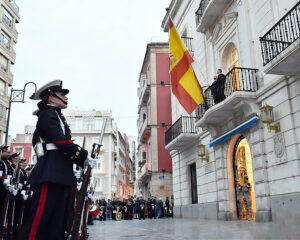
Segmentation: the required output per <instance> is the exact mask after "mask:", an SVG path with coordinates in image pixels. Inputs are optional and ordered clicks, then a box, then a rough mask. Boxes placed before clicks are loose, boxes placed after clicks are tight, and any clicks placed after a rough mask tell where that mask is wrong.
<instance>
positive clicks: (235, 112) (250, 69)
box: [162, 0, 300, 223]
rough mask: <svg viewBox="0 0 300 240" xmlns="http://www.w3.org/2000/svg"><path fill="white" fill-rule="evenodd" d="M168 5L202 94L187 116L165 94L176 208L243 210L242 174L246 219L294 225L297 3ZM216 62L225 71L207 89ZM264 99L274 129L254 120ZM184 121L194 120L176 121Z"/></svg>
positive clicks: (205, 213)
mask: <svg viewBox="0 0 300 240" xmlns="http://www.w3.org/2000/svg"><path fill="white" fill-rule="evenodd" d="M297 2H298V3H297ZM168 10H169V13H170V16H171V17H172V19H173V22H174V25H175V26H176V28H177V29H178V32H179V34H180V35H181V36H182V37H183V38H184V39H187V40H185V42H186V43H187V44H188V45H189V46H187V47H188V49H189V50H190V51H191V53H192V55H193V56H194V60H195V66H194V67H195V71H196V73H197V77H198V80H199V82H200V84H201V85H202V86H203V87H204V86H206V91H205V93H206V101H205V102H203V103H201V104H200V105H199V106H198V108H197V109H196V111H195V112H194V113H193V114H192V115H191V116H188V114H187V113H186V112H185V111H184V110H183V109H182V107H181V106H180V105H179V103H178V101H177V99H176V98H175V97H174V96H172V114H173V116H172V120H173V125H172V127H171V128H170V130H168V132H169V135H168V132H167V134H166V148H167V149H169V150H172V151H171V153H170V154H171V156H172V167H173V191H174V201H175V208H174V212H175V216H177V217H194V218H210V219H223V220H235V219H246V218H247V217H248V218H249V217H250V218H251V214H250V212H249V211H248V213H247V214H248V216H246V208H245V205H244V204H245V201H244V200H243V197H242V196H243V193H242V191H241V190H240V185H243V184H244V179H245V178H244V176H247V177H248V179H249V183H250V185H251V188H250V199H252V202H251V204H250V205H249V206H250V209H251V210H252V212H253V216H252V219H255V220H256V221H271V220H272V221H276V222H283V221H285V223H290V222H294V223H298V222H299V219H300V209H299V205H300V184H299V182H300V162H299V159H300V138H299V136H300V75H299V72H300V64H299V61H300V53H299V46H300V38H299V36H300V24H299V19H300V3H299V1H296V0H285V1H281V0H251V1H242V0H222V1H220V0H202V1H201V0H191V1H180V0H172V1H171V3H170V6H169V9H168ZM168 17H169V16H168V13H167V14H166V15H165V18H164V20H163V22H162V27H163V29H164V31H166V32H167V31H169V22H168ZM218 68H221V69H222V70H223V73H224V74H225V77H224V78H222V79H220V81H217V83H216V85H214V86H215V88H214V87H209V88H207V87H208V86H210V85H211V84H212V83H213V77H214V76H215V75H216V72H217V69H218ZM266 104H268V105H271V106H272V107H274V108H273V113H274V122H275V123H276V124H278V125H280V130H279V131H275V130H272V129H270V131H268V126H273V125H274V123H271V122H272V121H270V122H269V124H268V125H267V124H265V123H264V122H263V114H262V110H261V108H262V107H263V106H264V105H266ZM181 115H183V116H187V117H186V118H185V117H181ZM187 119H188V120H187ZM186 121H189V122H191V123H194V124H190V125H189V127H187V128H186V129H183V126H185V125H184V124H183V123H185V122H186ZM271 128H272V127H271ZM273 128H275V127H273ZM172 129H177V130H178V129H179V130H178V131H172ZM201 144H202V145H204V149H205V153H203V148H202V145H201ZM199 150H202V151H199ZM199 155H201V156H199ZM207 158H209V159H208V161H207V160H204V159H207ZM201 159H202V160H204V161H201ZM245 194H246V193H245Z"/></svg>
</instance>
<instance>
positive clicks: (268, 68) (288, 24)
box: [260, 2, 300, 75]
mask: <svg viewBox="0 0 300 240" xmlns="http://www.w3.org/2000/svg"><path fill="white" fill-rule="evenodd" d="M299 37H300V2H298V3H297V4H296V5H295V6H294V7H293V8H292V9H291V10H290V11H289V12H288V13H287V14H285V15H284V16H283V17H282V18H281V19H280V20H279V21H278V22H277V23H276V24H275V25H274V26H273V27H272V28H271V29H270V30H269V31H268V32H267V33H266V34H265V35H264V36H263V37H261V38H260V43H261V52H262V58H263V65H264V71H265V72H266V73H269V74H279V75H293V74H295V73H298V72H299V71H300V65H299V61H300V38H299Z"/></svg>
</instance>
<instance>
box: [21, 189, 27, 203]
mask: <svg viewBox="0 0 300 240" xmlns="http://www.w3.org/2000/svg"><path fill="white" fill-rule="evenodd" d="M21 195H22V197H23V199H24V201H26V200H27V199H28V195H27V194H26V191H25V190H22V191H21Z"/></svg>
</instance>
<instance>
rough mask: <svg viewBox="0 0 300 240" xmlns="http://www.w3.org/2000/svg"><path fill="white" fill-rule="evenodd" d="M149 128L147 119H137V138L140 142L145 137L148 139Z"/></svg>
mask: <svg viewBox="0 0 300 240" xmlns="http://www.w3.org/2000/svg"><path fill="white" fill-rule="evenodd" d="M150 131H151V128H150V126H149V124H148V119H144V120H143V119H142V118H140V119H139V120H138V138H139V140H140V142H143V141H144V140H145V139H148V138H149V136H150Z"/></svg>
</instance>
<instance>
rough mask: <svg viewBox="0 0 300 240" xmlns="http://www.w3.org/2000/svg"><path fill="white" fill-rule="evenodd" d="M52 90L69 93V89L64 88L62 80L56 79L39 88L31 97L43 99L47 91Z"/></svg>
mask: <svg viewBox="0 0 300 240" xmlns="http://www.w3.org/2000/svg"><path fill="white" fill-rule="evenodd" d="M51 92H63V93H64V94H65V95H67V94H68V93H69V89H63V88H62V80H54V81H51V82H49V83H47V84H45V85H44V86H42V87H41V88H39V89H38V90H37V91H36V93H35V94H34V95H33V96H32V97H31V99H33V100H41V99H42V98H43V97H44V96H45V95H46V94H47V93H51Z"/></svg>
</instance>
